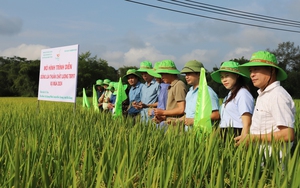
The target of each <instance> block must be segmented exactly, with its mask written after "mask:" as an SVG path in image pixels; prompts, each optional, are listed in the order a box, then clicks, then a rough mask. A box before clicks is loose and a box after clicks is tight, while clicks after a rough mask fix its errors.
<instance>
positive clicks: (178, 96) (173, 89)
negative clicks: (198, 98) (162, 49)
mask: <svg viewBox="0 0 300 188" xmlns="http://www.w3.org/2000/svg"><path fill="white" fill-rule="evenodd" d="M156 73H158V74H160V75H161V78H162V80H163V82H164V83H167V84H170V85H169V87H168V99H167V106H166V109H165V110H163V109H159V108H156V109H154V115H155V119H156V121H157V123H158V122H162V121H167V122H166V123H163V124H161V125H162V126H161V128H163V127H164V126H166V125H167V123H168V122H169V121H173V120H174V119H176V118H180V117H182V116H183V115H184V109H185V96H186V93H187V89H186V85H185V83H184V82H183V81H181V80H179V78H178V74H180V71H179V70H177V68H176V65H175V64H174V62H173V61H172V60H164V61H162V62H161V63H160V64H159V66H158V69H157V70H156Z"/></svg>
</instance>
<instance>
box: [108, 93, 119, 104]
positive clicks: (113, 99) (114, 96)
mask: <svg viewBox="0 0 300 188" xmlns="http://www.w3.org/2000/svg"><path fill="white" fill-rule="evenodd" d="M116 99H117V95H116V94H111V96H110V98H109V102H110V103H111V104H115V102H116Z"/></svg>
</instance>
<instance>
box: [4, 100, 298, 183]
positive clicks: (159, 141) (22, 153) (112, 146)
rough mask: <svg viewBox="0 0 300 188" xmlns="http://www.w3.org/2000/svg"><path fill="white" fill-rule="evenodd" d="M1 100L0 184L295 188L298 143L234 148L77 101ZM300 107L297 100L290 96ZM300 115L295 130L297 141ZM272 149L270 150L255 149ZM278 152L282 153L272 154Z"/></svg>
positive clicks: (210, 137)
mask: <svg viewBox="0 0 300 188" xmlns="http://www.w3.org/2000/svg"><path fill="white" fill-rule="evenodd" d="M81 100H82V99H81V98H78V99H77V103H76V105H75V107H76V108H75V110H74V104H71V103H58V102H46V101H39V103H38V101H37V99H36V98H0V103H1V105H2V108H1V109H0V185H1V187H300V180H299V178H298V174H299V173H300V165H299V164H298V158H299V157H300V156H299V150H300V148H299V147H300V146H299V145H300V144H299V142H297V141H295V142H294V145H293V150H292V152H289V151H290V150H289V148H290V147H291V146H286V145H282V143H278V142H271V143H262V144H261V145H259V144H257V143H250V144H249V145H247V146H246V145H241V146H238V147H236V146H235V145H234V144H235V143H234V141H233V134H232V135H230V134H229V135H228V137H227V139H226V141H224V140H223V139H222V138H221V137H220V133H219V129H217V128H216V129H214V131H213V132H212V133H211V134H210V135H205V136H201V137H199V135H197V134H196V133H195V132H194V131H189V132H185V131H183V128H182V127H179V126H177V127H170V128H168V130H167V131H164V130H159V129H156V127H155V125H152V124H147V125H146V124H143V123H140V121H139V120H137V121H136V122H135V123H134V122H133V120H132V119H131V118H129V117H128V118H126V117H120V118H117V119H115V118H113V117H112V116H111V114H109V113H103V112H96V111H94V109H92V108H91V109H87V108H83V107H82V106H81ZM295 104H296V108H297V110H299V108H300V101H298V100H295ZM299 118H300V116H299V114H298V113H297V114H296V117H295V120H296V123H295V131H296V139H297V140H299ZM268 145H270V146H271V147H272V153H271V154H266V153H268V149H266V150H265V151H266V152H264V150H262V149H261V147H263V146H265V147H267V146H268ZM280 151H283V154H284V155H283V157H282V158H280V157H279V156H278V153H279V152H280Z"/></svg>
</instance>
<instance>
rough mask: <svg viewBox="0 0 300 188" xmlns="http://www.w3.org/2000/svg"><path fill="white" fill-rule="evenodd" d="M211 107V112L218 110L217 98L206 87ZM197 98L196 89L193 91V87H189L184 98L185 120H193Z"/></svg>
mask: <svg viewBox="0 0 300 188" xmlns="http://www.w3.org/2000/svg"><path fill="white" fill-rule="evenodd" d="M207 88H208V92H209V96H210V100H211V105H212V111H215V110H219V98H218V95H217V94H216V93H215V92H214V90H213V89H212V88H211V87H209V86H207ZM197 98H198V87H197V88H196V89H193V86H192V87H190V89H189V92H188V93H187V95H186V97H185V101H186V106H185V117H186V118H194V117H195V111H196V104H197Z"/></svg>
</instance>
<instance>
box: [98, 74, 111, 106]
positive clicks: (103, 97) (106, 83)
mask: <svg viewBox="0 0 300 188" xmlns="http://www.w3.org/2000/svg"><path fill="white" fill-rule="evenodd" d="M109 83H110V80H109V79H104V80H103V83H102V86H103V88H104V89H105V91H104V93H103V94H102V95H101V97H100V98H99V102H100V103H101V104H102V109H103V110H104V111H107V110H108V108H107V105H108V102H109V98H110V96H111V94H112V92H111V91H110V90H109V89H107V87H108V86H109Z"/></svg>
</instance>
